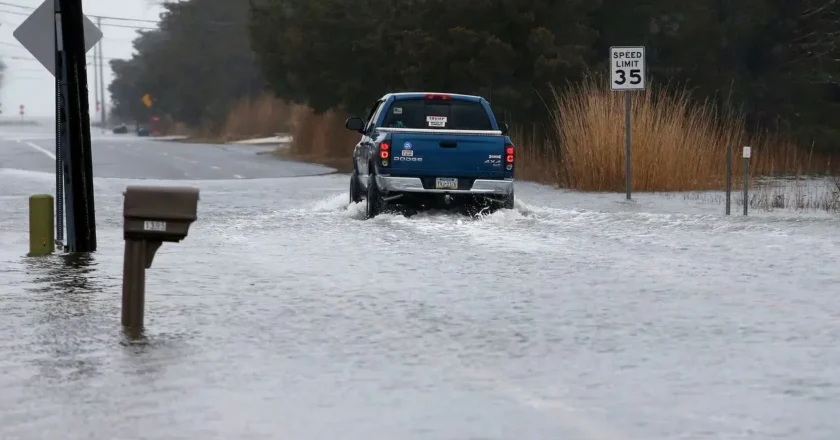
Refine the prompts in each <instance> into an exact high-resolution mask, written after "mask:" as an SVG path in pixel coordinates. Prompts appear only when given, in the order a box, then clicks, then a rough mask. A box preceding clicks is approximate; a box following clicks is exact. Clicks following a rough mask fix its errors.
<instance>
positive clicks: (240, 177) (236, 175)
mask: <svg viewBox="0 0 840 440" xmlns="http://www.w3.org/2000/svg"><path fill="white" fill-rule="evenodd" d="M233 177H236V178H237V179H244V177H242V176H240V175H239V174H234V175H233Z"/></svg>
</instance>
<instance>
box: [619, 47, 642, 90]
mask: <svg viewBox="0 0 840 440" xmlns="http://www.w3.org/2000/svg"><path fill="white" fill-rule="evenodd" d="M646 79H647V75H646V72H645V47H644V46H613V47H611V48H610V86H611V88H612V90H644V89H645V80H646Z"/></svg>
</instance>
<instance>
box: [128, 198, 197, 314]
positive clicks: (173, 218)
mask: <svg viewBox="0 0 840 440" xmlns="http://www.w3.org/2000/svg"><path fill="white" fill-rule="evenodd" d="M124 195H125V200H124V202H123V222H124V223H123V239H124V240H125V256H124V260H123V291H122V324H123V326H126V327H132V328H142V327H143V317H144V312H145V307H146V269H149V268H151V267H152V261H153V260H154V258H155V253H156V252H157V250H158V249H159V248H160V246H161V244H163V242H173V243H177V242H180V241H181V240H183V239H184V238H185V237H186V236H187V234H188V233H189V229H190V225H191V224H192V223H193V222H194V221H195V220H196V219H197V213H198V200H199V191H198V189H197V188H192V187H163V186H129V187H128V188H126V191H125V193H124Z"/></svg>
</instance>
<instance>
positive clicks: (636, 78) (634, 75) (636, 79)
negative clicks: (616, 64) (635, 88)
mask: <svg viewBox="0 0 840 440" xmlns="http://www.w3.org/2000/svg"><path fill="white" fill-rule="evenodd" d="M624 72H625V71H624V70H619V71H617V72H615V73H616V74H617V75H618V79H617V80H615V83H616V84H618V85H622V84H624V83H625V82H627V77H626V74H625V73H624ZM640 82H642V75H641V70H639V69H632V70H630V84H634V85H635V84H639V83H640Z"/></svg>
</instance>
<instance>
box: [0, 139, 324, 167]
mask: <svg viewBox="0 0 840 440" xmlns="http://www.w3.org/2000/svg"><path fill="white" fill-rule="evenodd" d="M43 130H44V129H43V128H41V131H43ZM273 148H274V147H272V146H256V147H255V146H240V145H207V144H190V143H183V142H174V141H158V140H154V139H150V138H140V137H137V136H134V135H122V136H118V135H93V141H92V149H93V174H94V177H104V178H125V179H161V180H220V179H222V180H224V179H259V178H278V177H301V176H314V175H321V174H328V173H331V172H332V171H333V169H331V168H328V167H324V166H320V165H312V164H307V163H300V162H295V161H288V160H283V159H280V158H277V157H276V156H272V155H265V154H259V153H266V152H269V151H271V150H272V149H273ZM0 168H8V169H18V170H26V171H38V172H54V171H55V138H54V137H53V136H51V135H50V134H43V133H27V132H17V133H16V132H12V131H9V130H5V131H4V130H3V127H0Z"/></svg>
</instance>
